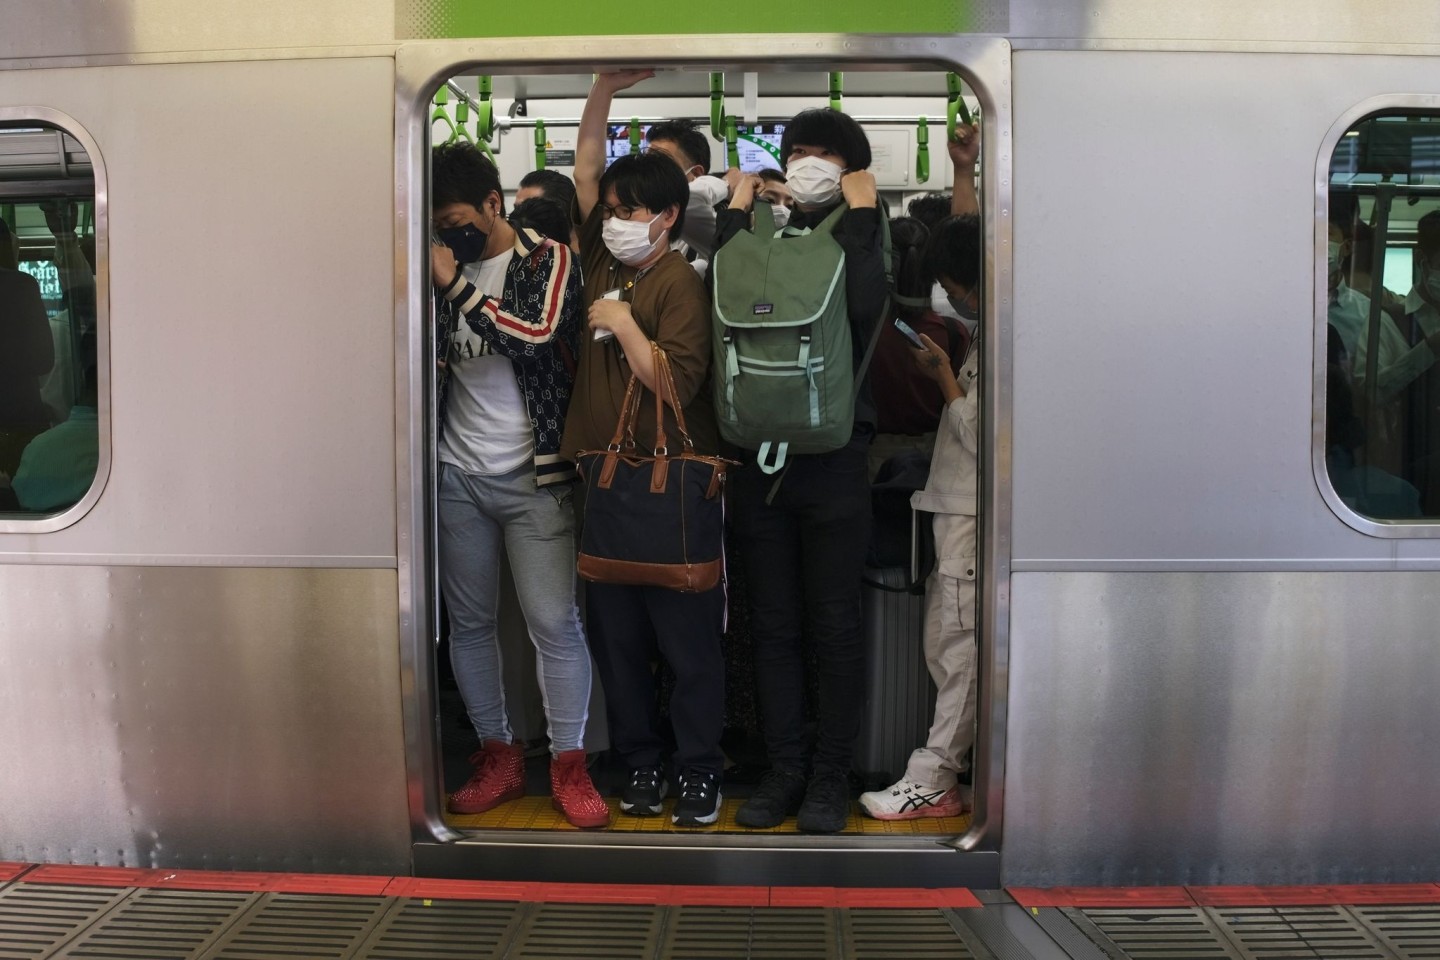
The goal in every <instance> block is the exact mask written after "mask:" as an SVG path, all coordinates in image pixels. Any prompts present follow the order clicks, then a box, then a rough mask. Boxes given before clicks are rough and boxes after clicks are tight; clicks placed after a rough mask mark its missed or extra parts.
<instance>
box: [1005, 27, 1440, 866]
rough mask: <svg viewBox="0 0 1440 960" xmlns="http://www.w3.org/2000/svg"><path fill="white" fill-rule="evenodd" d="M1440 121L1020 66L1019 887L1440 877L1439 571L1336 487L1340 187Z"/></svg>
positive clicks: (1130, 58) (1178, 64)
mask: <svg viewBox="0 0 1440 960" xmlns="http://www.w3.org/2000/svg"><path fill="white" fill-rule="evenodd" d="M1437 90H1440V81H1437V79H1436V77H1435V72H1434V65H1433V62H1431V60H1430V59H1428V58H1423V57H1413V58H1412V57H1388V58H1381V57H1370V56H1342V55H1316V54H1303V53H1296V54H1283V53H1265V54H1255V53H1248V54H1247V53H1238V52H1237V53H1205V54H1200V53H1190V54H1187V53H1131V52H1113V51H1110V52H1107V51H1084V52H1070V53H1062V52H1044V51H1032V50H1022V51H1018V52H1017V53H1016V55H1015V91H1016V117H1017V124H1016V131H1015V132H1016V150H1017V152H1018V156H1020V157H1022V158H1023V160H1022V162H1021V164H1020V166H1019V172H1018V175H1019V179H1018V180H1017V187H1018V190H1017V195H1016V207H1015V209H1016V225H1015V239H1016V246H1017V252H1018V256H1017V257H1016V264H1015V267H1016V284H1015V290H1016V309H1015V320H1014V324H1015V326H1014V338H1015V340H1014V342H1015V344H1016V349H1015V382H1016V384H1017V385H1018V386H1019V387H1020V389H1019V390H1018V391H1017V393H1016V396H1015V408H1014V456H1015V461H1014V464H1015V481H1014V499H1013V509H1014V517H1015V521H1014V557H1013V569H1014V570H1015V571H1016V572H1015V574H1014V576H1013V581H1012V588H1013V593H1012V605H1011V613H1012V618H1013V619H1012V623H1013V628H1012V634H1011V645H1010V656H1011V667H1012V672H1011V683H1010V690H1009V695H1010V700H1009V708H1010V709H1009V715H1008V717H1009V723H1010V737H1009V740H1008V768H1007V769H1008V773H1009V776H1008V778H1007V794H1006V796H1007V803H1006V844H1005V879H1006V882H1007V883H1021V884H1023V883H1041V884H1049V883H1057V884H1060V883H1065V884H1068V883H1188V882H1201V883H1204V882H1231V883H1233V882H1306V881H1324V882H1354V881H1371V880H1375V881H1379V880H1403V879H1408V878H1412V877H1426V876H1434V874H1435V872H1436V870H1437V869H1440V836H1437V834H1436V831H1435V830H1434V828H1433V825H1432V824H1430V823H1429V821H1428V820H1425V819H1424V818H1425V817H1426V813H1425V812H1424V811H1428V810H1432V809H1434V808H1435V806H1436V804H1437V802H1440V769H1437V766H1436V763H1435V755H1434V751H1433V749H1429V747H1428V745H1429V744H1432V743H1433V742H1434V740H1435V736H1436V734H1437V732H1440V707H1437V706H1436V700H1435V697H1434V695H1433V691H1434V689H1435V688H1436V685H1437V682H1440V657H1437V655H1436V653H1435V629H1434V623H1435V622H1436V614H1437V613H1440V610H1437V609H1436V607H1435V597H1436V596H1437V595H1440V573H1437V572H1434V571H1437V570H1440V541H1437V540H1436V539H1433V538H1410V539H1403V540H1397V539H1381V538H1378V537H1374V536H1368V535H1366V534H1365V533H1363V532H1361V531H1359V530H1357V529H1354V528H1353V527H1352V526H1350V525H1349V524H1348V523H1347V522H1346V521H1345V520H1342V519H1341V517H1340V516H1338V515H1337V513H1336V512H1335V511H1334V510H1332V508H1331V506H1330V504H1329V503H1327V501H1326V499H1325V498H1324V497H1323V496H1322V494H1321V492H1320V490H1319V488H1318V485H1317V480H1316V476H1315V473H1314V469H1313V466H1312V443H1313V442H1315V440H1314V438H1315V437H1316V436H1320V435H1323V430H1320V429H1317V427H1318V426H1320V425H1318V424H1317V422H1316V421H1315V420H1313V418H1312V414H1313V413H1314V411H1315V410H1316V409H1318V408H1317V407H1316V405H1315V404H1314V396H1315V393H1314V391H1315V390H1317V389H1323V388H1322V387H1317V373H1316V366H1317V361H1316V349H1317V347H1316V344H1317V337H1318V338H1319V342H1321V343H1322V344H1323V337H1324V334H1323V331H1324V326H1323V324H1324V323H1325V319H1324V314H1323V312H1321V311H1323V308H1324V303H1325V300H1324V296H1323V291H1324V285H1325V278H1324V270H1323V269H1322V268H1318V266H1317V264H1318V263H1319V262H1323V261H1317V249H1319V250H1323V249H1324V243H1323V239H1324V237H1323V233H1324V220H1325V210H1326V199H1327V198H1326V196H1325V193H1324V191H1323V190H1321V191H1318V192H1317V186H1316V185H1317V169H1321V168H1323V167H1324V166H1325V165H1328V162H1329V155H1330V154H1329V151H1330V148H1331V147H1333V145H1334V135H1333V132H1332V131H1333V128H1334V126H1335V125H1336V124H1337V122H1339V121H1341V120H1342V118H1345V117H1346V116H1350V115H1352V113H1353V111H1354V109H1355V108H1356V106H1357V105H1358V104H1361V103H1363V102H1365V101H1368V100H1370V99H1371V98H1372V97H1375V96H1379V95H1382V94H1425V93H1433V92H1436V91H1437ZM1317 230H1318V231H1319V235H1320V240H1319V241H1317V239H1316V237H1317ZM1102 235H1103V242H1098V240H1099V238H1100V237H1101V236H1102ZM1317 329H1318V330H1319V331H1320V333H1319V334H1317ZM1322 356H1323V354H1322ZM1322 369H1323V368H1322ZM1407 568H1408V569H1409V570H1411V571H1414V572H1397V571H1401V570H1405V569H1407ZM1278 571H1290V572H1278ZM1365 571H1371V572H1365ZM1426 571H1429V572H1426Z"/></svg>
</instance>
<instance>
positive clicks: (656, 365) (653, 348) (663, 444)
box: [650, 340, 669, 457]
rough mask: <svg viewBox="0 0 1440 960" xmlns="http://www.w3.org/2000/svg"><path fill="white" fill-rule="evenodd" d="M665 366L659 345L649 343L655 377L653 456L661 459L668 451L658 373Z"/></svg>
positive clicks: (663, 398)
mask: <svg viewBox="0 0 1440 960" xmlns="http://www.w3.org/2000/svg"><path fill="white" fill-rule="evenodd" d="M664 365H665V351H664V350H661V349H660V344H658V343H656V342H655V341H654V340H651V341H650V367H651V369H652V370H653V371H654V375H655V387H656V389H655V456H657V457H663V456H665V454H666V453H667V452H668V451H669V446H668V439H667V438H666V436H665V382H664V379H663V377H662V376H661V373H660V371H661V370H662V369H663V367H664Z"/></svg>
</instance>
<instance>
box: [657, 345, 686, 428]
mask: <svg viewBox="0 0 1440 960" xmlns="http://www.w3.org/2000/svg"><path fill="white" fill-rule="evenodd" d="M655 352H656V360H657V362H656V364H655V383H656V385H657V386H660V387H662V388H663V389H664V391H665V395H666V397H668V398H669V401H670V409H672V410H674V411H675V425H676V426H677V427H679V428H680V439H681V440H682V441H683V442H684V444H685V449H687V450H693V449H695V441H693V440H691V439H690V431H689V430H687V429H685V411H684V410H683V409H682V408H681V406H680V391H679V390H677V389H676V388H675V371H674V369H672V368H671V366H670V354H668V353H666V352H665V351H664V350H661V349H660V348H659V347H656V348H655Z"/></svg>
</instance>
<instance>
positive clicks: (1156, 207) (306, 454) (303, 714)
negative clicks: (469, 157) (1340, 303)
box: [0, 0, 1440, 885]
mask: <svg viewBox="0 0 1440 960" xmlns="http://www.w3.org/2000/svg"><path fill="white" fill-rule="evenodd" d="M491 6H492V5H483V6H482V5H479V4H476V5H474V6H473V7H472V6H470V5H467V4H460V3H458V2H455V3H441V2H425V0H365V2H340V0H314V2H311V3H308V4H306V5H304V6H303V7H301V8H296V7H295V6H294V5H293V4H290V3H287V2H285V0H250V2H247V3H243V4H241V3H232V2H229V0H224V2H215V3H212V4H208V5H207V11H206V13H205V15H204V16H203V17H197V16H196V15H194V14H193V13H192V12H191V11H190V10H189V8H188V7H187V6H185V5H182V4H180V3H178V2H176V0H115V2H109V3H100V2H98V0H54V2H51V3H47V4H45V5H43V6H42V5H27V6H26V7H24V8H23V9H20V8H14V9H9V10H7V11H6V12H5V13H4V14H0V26H3V29H0V68H3V72H0V124H6V123H9V124H12V125H13V124H18V123H22V122H26V121H36V122H44V123H48V124H52V125H54V126H57V127H59V128H61V129H63V130H65V131H67V132H69V133H71V134H72V135H74V136H76V137H78V138H80V141H81V142H82V143H83V144H84V145H85V147H86V150H87V152H88V153H89V155H90V157H91V159H92V161H93V163H94V170H95V197H96V206H97V225H101V229H99V230H97V242H96V247H97V249H96V258H97V262H96V281H97V293H98V297H99V302H100V304H101V306H100V310H99V315H100V318H101V319H100V325H99V357H100V364H99V370H100V376H99V389H100V411H101V415H100V423H101V437H102V449H103V450H104V451H105V452H106V455H105V457H104V458H103V462H104V464H105V469H104V470H103V471H102V473H101V475H100V476H98V477H97V480H96V483H95V485H94V487H93V488H92V490H91V493H90V495H88V496H87V497H86V498H85V499H84V500H82V501H81V503H80V504H78V505H77V506H76V507H74V508H72V509H71V510H70V511H67V512H66V513H63V514H61V515H59V516H58V517H55V518H52V519H48V520H42V521H32V520H24V519H0V691H3V696H0V730H3V731H4V733H3V736H0V770H3V771H4V773H3V774H0V859H11V860H30V861H47V862H74V863H97V864H120V865H140V866H175V867H207V868H223V869H266V870H282V871H307V870H311V871H352V872H374V873H403V872H407V871H409V870H411V869H412V868H416V869H422V870H439V871H451V872H464V871H467V870H485V869H488V870H490V871H492V873H493V872H494V871H497V870H499V871H505V870H511V871H515V872H523V871H524V866H523V864H524V863H525V862H526V861H531V862H535V863H541V862H543V863H545V864H547V866H546V869H550V870H553V871H558V872H561V873H564V872H566V871H569V872H570V874H571V875H576V874H584V875H586V876H593V874H592V873H591V871H593V870H594V869H595V868H596V865H600V864H605V865H612V866H613V865H615V864H624V863H628V864H631V865H632V866H633V870H634V871H635V872H636V873H644V872H645V871H649V872H650V873H651V875H652V876H653V875H654V871H656V870H672V871H674V870H676V868H678V872H679V873H681V874H683V875H684V876H686V877H687V878H689V879H692V880H712V881H715V880H725V879H733V878H736V877H742V876H744V877H751V876H756V875H760V874H763V875H765V876H768V877H771V878H775V879H776V881H777V882H814V881H815V879H816V878H817V877H819V876H828V877H831V878H835V877H839V878H841V879H842V880H848V881H850V882H859V881H858V880H855V879H853V878H860V877H863V878H864V880H865V881H867V882H869V883H870V884H874V883H875V882H877V881H880V882H891V883H906V882H907V877H910V878H913V877H914V876H916V875H923V877H924V879H926V880H927V882H928V881H936V882H939V881H943V880H944V879H945V878H947V877H950V878H953V879H955V881H956V882H957V883H958V882H969V881H970V880H971V879H973V878H976V877H988V878H990V879H991V880H993V881H1001V880H1003V881H1004V882H1006V883H1009V884H1027V885H1048V884H1081V883H1087V884H1088V883H1125V884H1150V883H1162V884H1169V883H1216V882H1245V883H1250V882H1290V883H1299V882H1376V881H1407V880H1425V879H1434V878H1435V877H1436V875H1437V874H1440V835H1437V830H1436V827H1435V826H1434V824H1433V822H1432V818H1431V816H1430V813H1429V812H1430V810H1432V809H1433V808H1434V807H1435V806H1436V805H1437V802H1440V764H1437V762H1436V760H1435V756H1434V753H1433V751H1431V750H1429V749H1427V748H1428V747H1429V746H1430V744H1431V743H1433V742H1434V741H1435V740H1436V738H1437V735H1440V706H1437V703H1436V699H1435V698H1434V696H1433V695H1432V693H1431V691H1432V690H1433V689H1434V688H1435V687H1436V686H1437V683H1440V655H1437V652H1436V649H1437V648H1436V644H1435V643H1434V633H1435V631H1434V629H1433V626H1432V624H1434V623H1435V622H1436V621H1437V617H1440V572H1437V571H1440V541H1437V540H1436V539H1435V536H1436V535H1437V528H1436V527H1435V526H1434V525H1427V524H1424V523H1407V524H1378V523H1374V522H1371V521H1368V520H1366V519H1365V518H1363V517H1360V516H1358V515H1357V514H1355V513H1353V512H1351V511H1350V510H1349V509H1348V508H1347V507H1346V506H1345V505H1344V503H1342V502H1341V501H1340V498H1338V497H1337V496H1336V495H1335V491H1334V490H1333V488H1332V487H1331V486H1330V483H1329V480H1328V479H1327V477H1326V475H1325V469H1324V462H1323V452H1322V453H1319V454H1317V450H1322V448H1323V443H1324V432H1325V424H1324V413H1325V407H1324V384H1325V381H1324V373H1325V349H1326V343H1325V340H1326V333H1325V326H1326V324H1325V321H1324V317H1325V309H1326V287H1325V276H1324V271H1323V269H1321V268H1320V266H1319V265H1320V264H1323V263H1324V262H1325V251H1326V229H1325V207H1326V202H1327V196H1326V187H1327V184H1328V170H1329V161H1330V156H1331V153H1332V151H1333V149H1334V147H1335V145H1336V144H1337V143H1338V142H1339V141H1340V139H1341V138H1342V136H1343V135H1344V134H1345V132H1346V131H1347V130H1348V129H1349V128H1350V127H1351V126H1352V125H1353V124H1354V123H1355V122H1356V121H1358V120H1360V119H1361V118H1363V117H1366V116H1368V115H1370V114H1373V113H1375V112H1376V111H1379V110H1383V109H1389V108H1403V109H1406V110H1411V111H1414V112H1416V113H1420V114H1423V113H1426V112H1427V111H1428V112H1440V76H1437V72H1436V70H1435V64H1436V59H1435V58H1436V56H1437V55H1440V17H1437V14H1436V12H1435V11H1434V9H1433V6H1432V5H1431V4H1427V3H1423V2H1419V0H1392V2H1386V3H1369V2H1363V0H1320V2H1315V3H1305V4H1301V3H1279V2H1275V3H1269V4H1249V3H1240V2H1230V0H1225V2H1220V3H1213V4H1209V5H1206V6H1204V7H1203V8H1201V7H1199V6H1198V5H1190V6H1187V7H1184V8H1183V9H1182V8H1181V7H1180V6H1178V5H1166V6H1165V7H1164V8H1163V9H1162V8H1158V7H1155V6H1154V5H1151V4H1147V3H1143V2H1140V0H1116V2H1102V0H1094V2H1076V3H1072V4H1066V5H1063V6H1062V5H1056V4H1050V3H1045V2H1040V0H1010V2H1006V0H985V2H978V3H968V4H966V3H958V2H957V3H954V4H951V5H936V6H935V7H933V8H930V7H926V8H920V7H917V8H916V10H915V11H913V12H910V13H906V14H905V15H904V16H900V17H899V18H898V19H896V18H895V17H892V16H890V13H889V12H888V11H886V12H884V13H882V12H881V11H878V10H875V11H870V10H862V9H861V8H860V5H858V4H849V3H842V4H832V5H831V6H832V8H833V9H832V10H831V11H829V12H827V13H825V14H823V15H821V14H814V15H813V18H812V19H811V20H806V19H805V18H804V17H803V16H802V15H801V12H800V11H799V10H797V11H795V13H794V19H793V22H791V21H789V20H787V21H786V22H785V23H784V24H783V27H784V29H785V30H787V31H792V32H786V33H767V32H762V33H756V34H747V35H743V36H740V35H733V36H732V35H728V31H729V30H731V29H733V28H734V27H735V25H736V24H737V23H738V22H739V21H737V20H736V19H734V17H733V16H731V17H727V18H726V19H724V20H723V22H722V21H705V22H702V21H701V20H700V19H699V18H698V17H692V16H691V15H690V14H688V13H687V14H686V16H685V17H684V18H680V17H678V16H677V15H674V14H672V13H669V12H666V11H663V10H660V9H658V5H654V6H655V7H656V9H647V7H648V6H650V5H646V4H632V5H630V7H631V9H630V10H629V11H628V12H625V13H607V14H606V15H605V20H604V22H598V23H597V22H594V19H593V17H592V16H589V15H585V14H582V13H580V12H579V11H577V10H575V9H572V8H571V6H572V5H555V6H552V7H551V8H547V9H545V10H524V11H521V10H491V9H490V7H491ZM482 11H483V12H482ZM752 12H753V13H754V16H753V18H751V19H750V20H749V21H747V26H750V25H752V24H753V25H754V26H755V28H756V29H764V28H762V27H760V26H759V25H760V24H762V23H763V24H766V25H767V26H775V24H774V19H775V18H774V16H773V13H771V12H767V11H762V10H761V9H760V7H759V5H755V9H754V10H753V11H752ZM701 31H703V33H702V32H701ZM900 31H903V32H900ZM637 64H644V65H655V64H658V65H660V66H668V67H677V68H678V67H692V68H695V69H702V70H709V69H721V68H730V69H736V70H739V69H745V68H747V67H751V68H755V69H775V68H791V69H798V68H800V67H805V68H808V69H846V68H847V66H851V65H859V64H864V65H868V66H871V67H875V66H880V67H884V68H887V69H902V68H904V67H905V66H906V65H916V66H919V67H922V68H925V69H931V70H936V69H939V70H944V69H952V68H953V69H957V70H959V71H960V72H961V73H962V74H964V76H965V77H966V79H967V80H968V81H969V83H970V85H971V86H972V87H973V89H974V91H975V93H976V95H977V96H978V97H979V99H980V101H981V104H982V107H983V116H984V120H983V123H984V155H983V158H982V168H983V170H984V210H983V212H984V222H985V236H986V241H987V251H988V255H987V262H986V268H987V269H986V289H985V294H986V296H985V300H986V318H985V322H986V324H987V329H988V330H989V336H987V338H986V340H985V349H986V351H987V352H986V355H985V368H986V371H987V373H986V387H985V394H984V408H985V451H984V462H985V464H986V470H985V478H984V481H983V483H984V510H985V513H984V547H983V586H982V592H981V607H982V611H983V613H982V617H983V620H982V640H983V649H984V651H985V653H984V663H983V672H982V677H983V687H982V702H981V734H982V739H981V741H980V743H979V747H978V751H977V764H978V767H977V810H976V820H975V823H974V825H973V826H972V828H971V830H970V832H969V833H968V834H967V835H965V836H964V837H960V838H956V839H955V840H954V841H953V842H952V843H951V844H949V845H945V846H940V845H935V844H926V845H924V846H923V847H922V846H921V845H918V844H917V845H912V846H910V847H893V846H892V847H887V848H883V849H882V848H878V847H873V846H871V847H866V846H855V845H849V846H846V845H844V844H830V845H827V844H824V843H818V842H801V841H793V842H785V843H772V844H763V843H758V842H755V843H747V842H745V841H743V840H741V841H735V840H733V839H730V840H725V841H723V842H720V841H717V842H712V843H707V842H705V841H703V840H696V841H692V842H687V843H684V844H673V843H672V844H668V845H661V844H656V845H650V846H646V845H644V844H638V843H637V842H636V841H633V840H622V839H620V838H617V837H614V836H596V837H586V838H585V839H583V840H576V839H575V838H574V837H573V836H569V837H563V838H556V837H549V838H517V839H511V840H503V841H502V840H497V839H495V838H493V837H491V838H488V839H487V838H480V839H478V840H477V839H473V838H472V839H465V838H461V837H459V836H458V835H456V834H455V833H453V832H452V831H450V830H449V829H448V828H446V827H445V826H444V824H443V822H442V820H441V818H440V815H439V811H440V806H441V803H442V801H443V796H442V794H441V790H440V781H439V774H438V761H437V757H436V751H437V745H436V736H435V713H434V710H435V703H434V691H433V675H432V671H431V669H430V659H431V648H430V643H431V639H432V632H431V626H432V625H431V622H430V620H431V615H430V611H429V609H428V608H429V597H430V596H431V590H432V585H431V583H430V573H429V559H428V558H429V550H428V545H427V541H428V537H429V532H428V530H427V523H426V509H425V498H426V488H427V484H428V482H429V479H428V472H427V468H426V463H425V457H426V452H427V446H426V437H425V428H424V423H425V405H426V404H427V402H428V394H427V390H426V382H425V377H424V374H423V371H424V369H425V362H426V360H427V358H428V353H427V350H428V347H427V342H426V338H425V331H424V325H425V320H426V296H427V286H426V284H425V283H424V282H423V278H424V272H423V270H422V256H423V254H424V246H425V238H426V233H425V221H426V210H425V209H424V207H425V178H424V167H423V164H424V158H425V148H426V142H427V141H426V131H427V128H428V124H427V119H428V109H429V104H430V97H431V95H432V94H433V92H434V90H435V88H436V86H437V84H439V83H440V82H442V81H443V80H444V79H445V78H446V77H448V76H450V75H453V74H454V73H456V72H459V71H461V70H465V69H471V70H473V69H475V68H477V67H480V66H483V67H484V68H485V69H489V70H493V71H494V72H497V73H504V72H524V71H531V72H547V71H548V72H569V73H586V72H589V71H590V70H592V69H595V68H597V67H601V66H606V65H609V66H627V65H637ZM102 216H103V221H102V219H101V217H102ZM487 863H488V864H489V866H488V867H485V866H483V865H484V864H487ZM917 864H923V867H920V868H917V867H916V865H917ZM916 869H919V870H920V873H919V874H916V873H915V872H914V871H915V870H916ZM669 875H670V876H672V877H674V876H675V875H676V873H675V872H671V873H670V874H669ZM912 882H913V881H912Z"/></svg>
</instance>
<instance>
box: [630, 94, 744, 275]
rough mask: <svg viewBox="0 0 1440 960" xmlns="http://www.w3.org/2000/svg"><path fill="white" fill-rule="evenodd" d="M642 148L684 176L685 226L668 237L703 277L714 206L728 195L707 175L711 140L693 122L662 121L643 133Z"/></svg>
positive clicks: (711, 246)
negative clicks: (686, 187) (686, 192)
mask: <svg viewBox="0 0 1440 960" xmlns="http://www.w3.org/2000/svg"><path fill="white" fill-rule="evenodd" d="M645 149H646V151H647V152H649V153H658V154H663V155H664V156H666V157H669V158H670V159H671V160H672V161H674V163H675V165H676V166H677V167H679V168H680V172H681V173H683V174H685V180H686V181H687V182H688V183H689V185H690V187H689V189H690V198H689V200H688V202H687V203H686V204H685V226H684V227H683V229H676V230H675V231H673V233H672V234H671V235H672V236H675V237H678V238H679V242H680V244H682V245H683V246H680V247H678V249H679V250H680V252H681V253H684V254H685V255H686V259H689V260H694V261H696V270H697V272H699V273H700V274H701V275H702V276H703V275H704V272H705V263H704V262H702V261H708V260H709V259H710V255H711V254H712V253H713V252H714V251H715V204H717V203H720V202H722V201H723V200H724V199H725V198H726V197H727V196H728V195H729V191H728V190H727V189H726V187H725V182H724V181H723V180H721V179H719V178H718V177H712V176H709V175H708V173H709V170H710V139H709V138H708V137H706V136H705V134H704V133H703V132H702V131H701V130H700V129H699V127H698V126H697V125H696V123H695V121H694V120H663V121H661V122H660V123H656V124H652V125H651V127H650V129H649V130H647V131H645Z"/></svg>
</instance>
